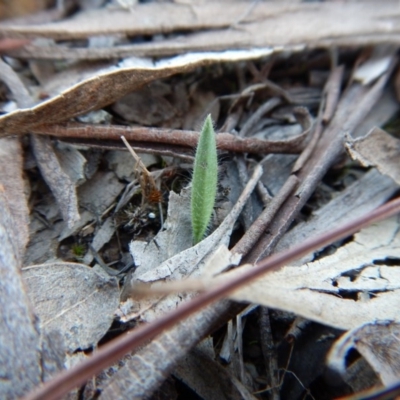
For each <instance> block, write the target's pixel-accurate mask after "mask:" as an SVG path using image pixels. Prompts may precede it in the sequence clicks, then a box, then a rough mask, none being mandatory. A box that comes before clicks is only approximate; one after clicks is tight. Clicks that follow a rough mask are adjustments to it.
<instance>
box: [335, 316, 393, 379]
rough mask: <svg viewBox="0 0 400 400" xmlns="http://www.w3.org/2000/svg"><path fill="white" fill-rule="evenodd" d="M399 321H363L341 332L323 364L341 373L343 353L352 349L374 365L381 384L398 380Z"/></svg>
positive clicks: (343, 359)
mask: <svg viewBox="0 0 400 400" xmlns="http://www.w3.org/2000/svg"><path fill="white" fill-rule="evenodd" d="M399 344H400V324H399V323H396V322H390V321H377V322H374V323H367V324H364V325H362V326H360V327H357V328H355V329H352V330H351V331H349V332H347V333H346V334H345V335H343V336H342V337H341V338H340V339H339V340H338V341H337V342H336V343H335V344H334V346H333V347H332V349H331V351H330V352H329V355H328V359H327V364H328V365H329V366H330V367H331V368H333V369H334V370H336V371H338V372H339V373H341V374H345V372H346V357H347V355H348V353H349V352H350V350H351V349H353V348H354V349H356V350H357V351H358V352H359V353H360V354H361V355H362V356H363V357H364V358H365V359H366V360H367V361H368V363H369V365H370V366H371V367H372V368H373V369H374V371H375V372H376V373H377V375H378V376H379V377H380V379H381V381H382V383H383V384H384V385H385V386H389V385H392V384H395V383H397V382H398V381H399V380H400V351H399V348H400V346H399Z"/></svg>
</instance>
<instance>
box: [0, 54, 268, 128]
mask: <svg viewBox="0 0 400 400" xmlns="http://www.w3.org/2000/svg"><path fill="white" fill-rule="evenodd" d="M270 53H271V51H270V50H269V49H260V50H258V49H254V50H248V51H226V52H221V53H199V54H188V55H184V56H179V57H175V58H172V59H167V60H161V61H158V62H156V63H154V64H153V63H150V64H148V66H146V67H143V66H138V67H135V66H129V67H120V65H115V66H112V67H109V68H106V69H103V70H100V71H98V72H97V73H96V74H95V75H94V76H93V77H92V78H89V79H86V80H84V81H83V82H80V83H78V84H76V85H74V86H72V87H71V88H69V89H68V90H66V91H64V92H62V93H61V94H59V95H58V96H56V97H54V98H52V99H50V100H47V101H44V102H43V103H41V104H39V105H37V106H35V107H32V108H25V109H21V110H16V111H13V112H10V113H8V114H6V115H3V116H1V117H0V132H1V133H0V136H5V135H9V134H21V133H25V132H28V131H29V130H30V129H31V128H33V127H34V126H38V125H43V124H51V123H56V122H62V121H66V120H68V119H70V118H74V117H77V116H79V115H82V114H86V113H87V112H89V111H92V110H97V109H100V108H102V107H104V106H106V105H108V104H111V103H113V102H115V101H116V100H118V99H120V98H121V97H123V96H124V95H126V94H128V93H130V92H132V91H134V90H137V89H139V88H141V87H142V86H144V85H145V84H147V83H149V82H152V81H154V80H157V79H161V78H167V77H169V76H171V75H174V74H178V73H185V72H188V71H191V70H193V69H195V68H197V67H200V66H204V65H209V64H213V63H216V62H224V61H225V62H234V61H239V60H246V59H254V58H260V57H262V56H266V55H269V54H270Z"/></svg>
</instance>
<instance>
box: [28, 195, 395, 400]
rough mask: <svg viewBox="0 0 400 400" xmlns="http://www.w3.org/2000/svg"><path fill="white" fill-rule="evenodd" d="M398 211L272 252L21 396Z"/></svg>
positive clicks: (89, 372) (94, 369) (66, 384)
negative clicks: (281, 250) (283, 250)
mask: <svg viewBox="0 0 400 400" xmlns="http://www.w3.org/2000/svg"><path fill="white" fill-rule="evenodd" d="M399 211H400V198H397V199H395V200H392V201H391V202H389V203H387V204H385V205H383V206H381V207H379V208H378V209H376V210H375V211H373V212H372V213H369V215H367V216H362V217H360V218H357V219H355V220H353V221H351V222H349V223H347V224H344V225H342V226H340V227H338V228H335V229H332V230H329V231H328V232H326V233H324V234H323V235H318V236H317V237H313V238H310V239H308V240H306V241H304V242H303V243H301V244H299V245H297V246H294V247H292V248H291V249H289V250H287V251H285V252H282V253H278V254H274V255H272V256H270V257H268V258H266V259H264V260H262V261H261V262H259V263H258V264H257V265H256V266H255V267H254V268H252V269H248V270H246V271H245V272H243V274H241V275H240V276H237V277H234V278H232V279H229V280H226V281H225V282H222V283H220V284H218V285H216V286H215V287H213V288H212V289H210V290H209V291H207V292H204V293H202V294H200V295H199V296H197V297H195V298H194V299H192V300H191V301H188V302H187V303H184V304H182V305H181V306H179V307H178V308H177V309H176V310H175V311H174V312H170V313H168V314H166V315H164V316H163V317H161V318H159V319H158V320H156V321H154V322H153V323H149V324H147V325H143V326H141V327H139V328H137V329H135V330H134V331H133V332H131V333H130V334H129V335H125V336H122V337H119V338H117V339H115V340H113V341H111V342H109V343H108V344H106V345H104V346H103V347H101V348H100V349H99V350H98V351H97V352H96V353H95V354H94V355H93V356H91V357H89V358H88V359H86V360H85V361H83V362H82V363H80V364H78V365H77V366H75V367H73V368H71V369H69V370H67V371H63V372H61V373H60V374H58V375H57V376H56V377H55V378H54V379H52V380H50V381H48V382H46V383H44V384H43V385H42V386H41V387H39V388H38V389H37V390H35V391H34V392H32V393H30V394H28V395H27V396H26V397H24V400H39V399H40V400H55V399H57V398H59V397H61V396H63V395H65V394H66V393H68V391H70V390H71V389H73V388H74V387H77V386H79V385H80V384H82V383H84V382H85V381H87V379H89V378H90V377H91V376H93V375H95V374H97V373H99V372H100V371H102V370H103V369H104V368H107V367H108V366H110V365H112V364H113V363H114V362H116V361H117V360H119V359H120V358H122V357H123V356H124V355H125V354H126V353H128V352H130V351H132V350H133V349H134V348H136V347H138V346H140V345H142V344H143V343H145V342H147V341H148V340H150V339H151V338H154V336H156V335H157V334H160V333H161V332H163V331H165V330H166V329H169V328H171V327H172V326H173V325H175V324H176V323H178V322H179V321H181V320H183V319H184V318H186V317H188V316H190V315H191V314H193V313H195V312H196V311H198V310H200V309H201V308H203V307H205V306H207V305H209V304H211V303H213V302H215V301H216V300H218V299H221V298H223V297H225V296H227V295H228V294H229V293H231V292H232V291H234V290H236V289H238V288H239V287H241V286H243V285H245V284H248V283H250V282H252V281H254V280H255V279H257V278H259V277H260V276H262V275H264V274H265V273H267V272H271V271H275V270H277V269H279V268H281V267H282V266H284V265H287V264H289V263H290V262H292V261H294V260H296V259H297V258H299V257H302V256H304V255H306V254H308V253H310V252H312V251H315V250H317V249H321V248H323V247H324V246H327V245H329V244H330V243H333V242H335V241H337V240H339V239H343V238H345V237H347V236H349V235H351V234H353V233H355V232H357V231H359V230H360V229H361V228H363V227H365V226H367V225H370V224H372V223H375V222H378V221H381V220H383V219H385V218H388V217H390V216H392V215H395V214H397V213H398V212H399Z"/></svg>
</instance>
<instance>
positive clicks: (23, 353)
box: [0, 185, 41, 400]
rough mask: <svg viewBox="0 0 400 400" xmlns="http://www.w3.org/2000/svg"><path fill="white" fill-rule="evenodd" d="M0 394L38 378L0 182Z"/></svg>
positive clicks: (15, 392) (17, 392)
mask: <svg viewBox="0 0 400 400" xmlns="http://www.w3.org/2000/svg"><path fill="white" fill-rule="evenodd" d="M0 209H1V212H0V294H1V295H0V309H1V314H0V326H1V329H0V398H2V399H10V400H11V399H15V398H18V397H21V396H23V395H24V394H26V393H27V392H28V391H30V390H32V389H33V388H34V387H35V386H37V385H38V384H39V383H40V382H41V364H40V362H41V354H40V336H39V332H38V331H37V329H36V321H35V316H34V315H33V313H32V310H31V308H30V304H29V299H28V296H27V294H26V293H25V287H24V284H23V281H22V277H21V274H20V268H21V264H20V263H21V260H20V257H19V254H18V253H19V252H18V244H17V241H16V232H15V226H14V221H13V217H12V215H11V213H10V210H9V208H8V204H7V200H6V197H5V193H4V188H3V187H2V186H1V185H0Z"/></svg>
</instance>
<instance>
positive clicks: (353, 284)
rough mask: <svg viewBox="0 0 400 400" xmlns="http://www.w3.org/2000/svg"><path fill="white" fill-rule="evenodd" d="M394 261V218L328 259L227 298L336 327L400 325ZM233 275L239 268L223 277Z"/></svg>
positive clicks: (398, 244) (397, 252)
mask: <svg viewBox="0 0 400 400" xmlns="http://www.w3.org/2000/svg"><path fill="white" fill-rule="evenodd" d="M398 258H400V233H399V223H398V219H397V217H395V218H391V219H388V220H385V221H382V222H380V223H378V224H375V225H371V226H370V227H368V228H365V229H363V230H362V231H360V232H359V233H357V234H356V235H355V236H354V240H353V241H351V242H350V243H348V244H346V245H345V246H343V247H341V248H339V249H338V250H337V251H336V253H334V254H332V255H331V256H328V257H324V258H322V259H321V260H318V261H315V262H312V263H309V264H304V265H302V266H301V267H285V268H283V269H281V270H279V271H276V272H272V273H270V274H268V275H266V276H265V277H263V278H261V279H259V280H257V281H255V282H253V283H252V284H250V285H248V286H247V287H245V288H243V289H240V290H238V291H236V292H235V293H234V294H232V296H231V297H232V298H233V299H235V300H239V301H249V302H252V303H258V304H262V305H265V306H267V307H272V308H278V309H281V310H285V311H289V312H293V313H296V314H298V315H300V316H303V317H305V318H307V319H310V320H313V321H317V322H320V323H322V324H326V325H330V326H332V327H335V328H339V329H346V330H347V329H352V328H355V327H358V326H360V325H361V324H364V323H367V322H373V321H376V320H379V319H388V320H394V321H399V320H400V315H399V311H398V304H399V301H400V267H399V266H398V265H393V263H391V259H398ZM249 268H251V266H250V267H249ZM231 273H240V270H239V271H232V272H228V274H227V276H229V274H231ZM224 279H226V278H224Z"/></svg>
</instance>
